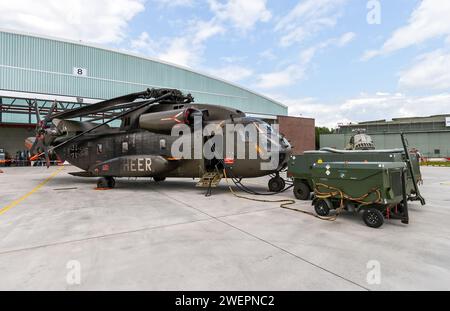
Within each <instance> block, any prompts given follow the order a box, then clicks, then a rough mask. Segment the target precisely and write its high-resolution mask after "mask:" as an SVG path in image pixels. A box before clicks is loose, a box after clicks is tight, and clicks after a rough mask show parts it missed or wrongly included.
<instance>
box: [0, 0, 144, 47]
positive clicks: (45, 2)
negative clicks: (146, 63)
mask: <svg viewBox="0 0 450 311" xmlns="http://www.w3.org/2000/svg"><path fill="white" fill-rule="evenodd" d="M143 10H144V0H96V1H91V0H68V1H52V0H40V1H33V0H14V1H1V2H0V12H1V18H0V27H2V28H6V29H12V30H18V31H24V32H31V33H37V34H42V35H50V36H56V37H60V38H66V39H72V40H77V41H78V40H82V41H89V42H94V43H117V42H120V41H122V40H123V39H124V37H125V36H126V30H127V26H128V22H129V21H130V20H131V19H133V17H134V16H136V14H138V13H139V12H142V11H143Z"/></svg>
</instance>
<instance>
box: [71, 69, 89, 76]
mask: <svg viewBox="0 0 450 311" xmlns="http://www.w3.org/2000/svg"><path fill="white" fill-rule="evenodd" d="M72 74H73V75H74V76H78V77H86V76H87V69H85V68H79V67H73V71H72Z"/></svg>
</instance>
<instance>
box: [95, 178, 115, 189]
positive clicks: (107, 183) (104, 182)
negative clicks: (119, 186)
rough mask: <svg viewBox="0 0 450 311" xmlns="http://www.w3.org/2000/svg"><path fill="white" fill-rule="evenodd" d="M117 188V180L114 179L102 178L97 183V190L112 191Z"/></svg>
mask: <svg viewBox="0 0 450 311" xmlns="http://www.w3.org/2000/svg"><path fill="white" fill-rule="evenodd" d="M115 186H116V180H115V179H114V178H113V177H101V178H100V179H99V180H98V181H97V188H99V189H112V188H114V187H115Z"/></svg>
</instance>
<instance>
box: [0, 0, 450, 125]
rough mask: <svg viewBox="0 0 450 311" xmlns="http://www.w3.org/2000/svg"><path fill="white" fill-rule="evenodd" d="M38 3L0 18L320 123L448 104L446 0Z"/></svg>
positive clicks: (435, 109)
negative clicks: (170, 67) (158, 62)
mask: <svg viewBox="0 0 450 311" xmlns="http://www.w3.org/2000/svg"><path fill="white" fill-rule="evenodd" d="M61 3H63V4H61ZM67 3H68V4H67ZM39 5H40V6H41V8H42V7H46V8H47V10H37V9H33V7H35V6H36V1H30V0H16V1H15V2H14V3H11V2H9V1H4V2H2V3H1V4H0V11H2V12H5V13H7V14H5V15H6V16H8V17H7V18H6V19H2V21H0V27H2V28H13V29H17V30H22V31H29V32H37V33H44V34H47V35H54V36H57V37H63V38H68V39H75V40H83V41H86V42H93V43H97V44H101V45H105V46H108V47H114V48H118V49H123V50H127V51H132V52H135V53H138V54H142V55H146V56H152V57H156V58H160V59H163V60H166V61H169V62H173V63H177V64H181V65H184V66H187V67H191V68H193V69H195V70H198V71H202V72H207V73H210V74H213V75H217V76H220V77H222V78H224V79H226V80H230V81H232V82H235V83H237V84H239V85H243V86H245V87H248V88H250V89H253V90H255V91H257V92H259V93H262V94H265V95H267V96H269V97H272V98H274V99H276V100H279V101H281V102H283V103H285V104H286V105H288V106H289V113H290V114H291V115H295V116H300V115H301V116H305V117H314V118H316V120H317V124H318V125H325V126H329V127H334V126H336V125H337V124H338V123H348V122H357V121H364V120H373V119H390V118H393V117H403V116H421V115H432V114H441V113H450V92H449V89H450V18H449V16H450V1H441V0H378V1H377V0H296V1H294V0H288V1H271V0H267V1H266V0H112V1H111V0H109V1H107V0H95V1H92V0H91V1H87V0H71V1H51V0H42V1H39ZM378 13H380V14H378ZM5 15H4V16H5Z"/></svg>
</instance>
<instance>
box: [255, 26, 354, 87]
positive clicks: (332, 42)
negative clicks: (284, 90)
mask: <svg viewBox="0 0 450 311" xmlns="http://www.w3.org/2000/svg"><path fill="white" fill-rule="evenodd" d="M355 37H356V35H355V34H354V33H353V32H348V33H345V34H343V35H342V36H341V37H339V38H332V39H329V40H326V41H323V42H321V43H319V44H317V45H314V46H312V47H309V48H307V49H305V50H303V51H301V52H300V54H299V57H298V59H297V60H296V61H295V63H293V64H290V65H289V66H287V67H286V68H284V69H281V70H277V71H274V72H270V73H264V74H260V75H259V76H258V81H257V83H256V87H258V88H261V89H275V88H278V87H284V86H290V85H293V84H294V83H296V82H298V81H300V80H303V79H304V78H305V77H306V71H307V70H308V66H309V64H310V63H311V62H312V60H313V58H314V57H315V56H316V55H317V53H319V52H320V51H321V50H324V49H326V48H327V47H329V46H338V47H343V46H345V45H346V44H348V43H350V42H351V41H352V40H353V39H354V38H355Z"/></svg>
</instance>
